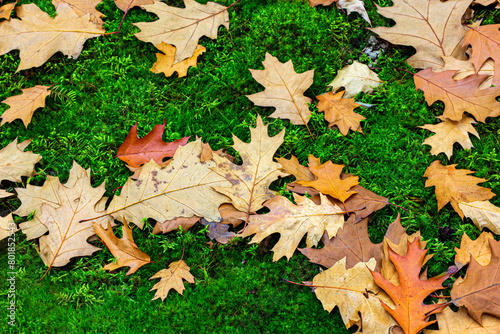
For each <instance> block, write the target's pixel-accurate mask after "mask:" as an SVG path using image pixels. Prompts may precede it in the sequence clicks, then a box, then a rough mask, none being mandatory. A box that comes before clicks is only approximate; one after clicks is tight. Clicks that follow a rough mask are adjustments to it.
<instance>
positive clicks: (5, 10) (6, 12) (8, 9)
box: [0, 0, 19, 20]
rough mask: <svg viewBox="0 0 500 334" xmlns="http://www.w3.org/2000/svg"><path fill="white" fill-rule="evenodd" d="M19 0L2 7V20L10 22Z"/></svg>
mask: <svg viewBox="0 0 500 334" xmlns="http://www.w3.org/2000/svg"><path fill="white" fill-rule="evenodd" d="M18 1H19V0H16V1H15V2H11V3H7V4H5V5H3V6H2V7H0V19H6V20H10V15H11V14H12V10H13V9H14V7H16V5H17V3H18Z"/></svg>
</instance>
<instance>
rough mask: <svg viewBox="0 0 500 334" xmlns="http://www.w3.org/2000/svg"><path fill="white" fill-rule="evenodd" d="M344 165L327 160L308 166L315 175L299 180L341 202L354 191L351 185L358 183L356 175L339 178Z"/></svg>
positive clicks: (304, 184) (302, 183) (301, 183)
mask: <svg viewBox="0 0 500 334" xmlns="http://www.w3.org/2000/svg"><path fill="white" fill-rule="evenodd" d="M343 168H344V165H335V164H333V163H332V162H331V161H328V162H326V163H324V164H322V165H320V166H317V167H309V169H310V170H311V172H312V173H313V174H314V175H315V176H316V177H317V180H313V181H299V182H297V183H299V184H300V185H302V186H306V187H312V188H314V189H316V190H318V191H319V192H321V193H323V194H325V195H330V196H332V197H333V198H335V199H338V200H339V201H341V202H342V203H345V201H346V200H347V199H348V198H349V197H350V196H351V195H354V194H355V193H356V192H355V191H354V190H352V187H354V186H356V185H358V184H359V182H358V179H359V178H358V177H357V176H350V177H347V178H345V179H341V178H340V174H341V172H342V169H343Z"/></svg>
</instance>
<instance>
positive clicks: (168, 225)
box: [153, 216, 201, 234]
mask: <svg viewBox="0 0 500 334" xmlns="http://www.w3.org/2000/svg"><path fill="white" fill-rule="evenodd" d="M200 219H201V217H198V216H193V217H189V218H185V217H179V218H175V219H172V220H167V221H165V222H163V223H159V222H157V223H156V225H155V227H154V228H153V234H158V233H160V232H161V233H163V234H165V233H168V232H171V231H173V230H177V229H178V228H182V230H183V231H184V232H185V231H187V230H189V229H190V228H191V227H192V226H194V225H195V224H196V223H197V222H198V221H199V220H200Z"/></svg>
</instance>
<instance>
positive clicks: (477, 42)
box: [464, 24, 500, 86]
mask: <svg viewBox="0 0 500 334" xmlns="http://www.w3.org/2000/svg"><path fill="white" fill-rule="evenodd" d="M499 29H500V24H489V25H485V26H480V27H476V28H473V29H470V30H469V31H468V32H467V34H466V35H465V38H464V46H467V45H470V46H471V47H472V55H471V57H470V62H471V63H472V64H474V67H475V68H476V69H479V68H481V67H482V66H483V64H484V63H485V62H486V61H487V60H488V59H493V61H494V65H495V75H494V76H493V82H492V84H493V85H497V86H498V85H500V74H499V73H500V56H499V54H500V32H499Z"/></svg>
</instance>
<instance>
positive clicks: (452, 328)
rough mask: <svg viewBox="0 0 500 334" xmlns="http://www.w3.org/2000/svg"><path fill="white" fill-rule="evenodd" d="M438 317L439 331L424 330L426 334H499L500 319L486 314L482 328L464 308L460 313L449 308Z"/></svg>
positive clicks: (460, 309)
mask: <svg viewBox="0 0 500 334" xmlns="http://www.w3.org/2000/svg"><path fill="white" fill-rule="evenodd" d="M436 316H437V323H438V325H439V330H436V329H424V334H497V333H498V328H500V319H499V318H496V317H492V316H489V315H487V314H485V315H483V325H482V326H481V325H480V324H478V323H477V322H476V321H475V320H474V319H472V318H471V317H469V315H468V314H467V310H466V309H465V308H464V307H461V308H459V310H458V312H453V310H452V309H451V308H449V307H447V308H445V309H444V311H443V312H441V313H438V314H437V315H436Z"/></svg>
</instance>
